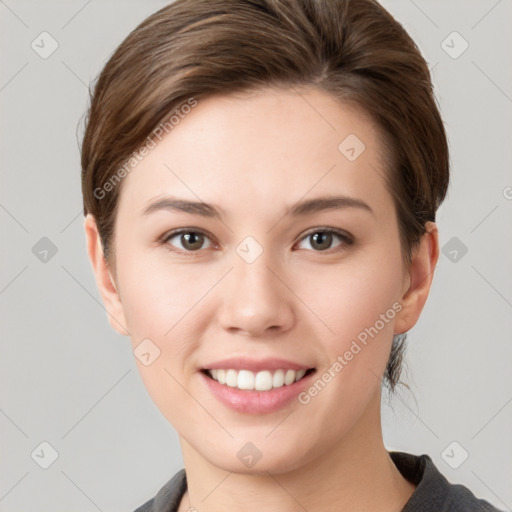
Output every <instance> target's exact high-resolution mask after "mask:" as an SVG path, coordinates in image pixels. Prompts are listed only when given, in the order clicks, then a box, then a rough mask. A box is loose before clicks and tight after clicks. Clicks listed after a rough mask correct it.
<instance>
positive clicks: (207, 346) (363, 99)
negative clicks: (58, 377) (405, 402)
mask: <svg viewBox="0 0 512 512" xmlns="http://www.w3.org/2000/svg"><path fill="white" fill-rule="evenodd" d="M82 178H83V179H82V185H83V194H84V214H85V215H86V220H85V230H86V236H87V244H88V253H89V257H90V259H91V263H92V266H93V270H94V273H95V276H96V280H97V284H98V287H99V290H100V292H101V295H102V298H103V300H104V302H105V305H106V308H107V310H108V312H109V319H110V323H111V325H112V327H114V328H115V329H116V330H117V331H119V332H120V333H122V334H125V335H129V336H130V338H131V342H132V347H133V350H134V354H135V356H136V358H137V365H138V368H139V370H140V373H141V376H142V379H143V381H144V383H145V386H146V388H147V390H148V392H149V394H150V395H151V397H152V399H153V401H154V402H155V404H156V405H157V406H158V407H159V409H160V410H161V412H162V414H163V415H164V416H165V417H166V418H167V419H168V421H169V422H170V423H171V424H172V425H173V427H174V428H175V429H176V431H177V432H178V435H179V439H180V445H181V449H182V454H183V460H184V464H185V468H184V469H183V470H181V471H180V472H179V473H178V474H176V475H175V476H174V477H173V478H172V479H171V480H170V481H169V482H168V483H167V484H166V485H165V486H164V487H163V488H162V489H160V490H159V492H158V493H157V495H156V496H155V498H154V499H152V500H149V501H148V502H147V503H145V504H144V505H142V506H141V507H139V508H138V509H137V511H138V512H143V511H154V512H156V511H160V512H163V511H179V512H183V511H186V510H188V511H194V510H197V511H208V512H210V511H212V512H216V511H225V510H244V511H252V510H254V511H256V510H257V511H259V510H263V509H267V510H273V511H295V510H307V511H315V512H324V511H334V510H375V511H382V512H388V511H389V512H391V511H399V510H403V511H406V512H410V511H413V510H414V511H416V510H417V511H430V510H432V511H434V510H435V511H436V512H439V511H440V510H446V511H448V510H450V511H458V510H461V511H462V510H464V511H467V510H489V511H492V510H496V509H495V508H493V507H492V506H491V505H490V504H489V503H487V502H485V501H483V500H479V499H477V498H476V497H475V496H474V495H473V494H472V493H471V491H469V490H468V489H467V488H465V487H463V486H460V485H452V484H450V483H449V482H448V481H447V480H446V479H445V477H444V476H443V475H442V474H441V473H440V472H439V471H438V469H437V468H436V467H435V466H434V464H433V462H432V460H431V459H430V457H429V456H428V455H426V454H424V455H421V456H416V455H412V454H407V453H402V452H388V451H387V450H386V448H385V446H384V443H383V439H382V431H381V422H380V399H381V385H382V382H384V383H385V384H386V385H388V386H389V388H390V389H391V390H394V388H395V386H396V385H397V384H398V383H399V378H400V369H401V360H402V355H403V350H404V342H405V336H406V332H407V331H408V330H409V329H411V328H412V327H413V326H414V324H415V323H416V322H417V320H418V318H419V315H420V313H421V311H422V309H423V306H424V304H425V302H426V300H427V297H428V293H429V289H430V285H431V282H432V279H433V275H434V269H435V266H436V263H437V260H438V256H439V241H438V231H437V226H436V224H435V215H436V211H437V208H438V207H439V205H440V204H441V202H442V201H443V199H444V197H445V195H446V191H447V187H448V182H449V157H448V148H447V141H446V134H445V131H444V128H443V123H442V120H441V117H440V114H439V111H438V109H437V106H436V102H435V98H434V96H433V91H432V85H431V80H430V74H429V71H428V67H427V65H426V63H425V61H424V59H423V58H422V56H421V55H420V53H419V51H418V49H417V47H416V45H415V44H414V42H413V41H412V40H411V39H410V37H409V36H408V35H407V33H406V32H405V31H404V29H403V28H402V27H401V25H400V24H398V23H397V22H396V21H395V20H394V19H393V18H392V16H390V14H389V13H387V12H386V11H385V10H384V9H383V8H382V7H381V6H380V5H379V4H378V3H377V2H375V1H373V0H358V1H357V2H350V1H348V0H346V1H342V0H316V1H314V0H300V1H297V0H294V1H291V0H257V1H251V2H249V1H247V0H245V1H244V0H216V1H215V2H211V1H207V0H198V1H188V0H178V1H176V2H175V3H173V4H171V5H169V6H167V7H165V8H163V9H161V10H160V11H159V12H157V13H155V14H154V15H152V16H150V17H149V18H148V19H146V20H145V21H144V22H143V23H142V24H141V25H139V26H138V27H137V28H136V29H135V30H134V31H133V32H132V33H131V34H130V35H129V36H128V37H127V38H126V40H125V41H124V42H123V43H122V44H121V45H120V47H119V48H118V49H117V50H116V52H115V53H114V54H113V56H112V57H111V58H110V60H109V62H108V63H107V64H106V66H105V68H104V69H103V71H102V73H101V75H100V77H99V79H98V81H97V83H96V85H95V88H94V91H93V94H92V99H91V107H90V110H89V115H88V120H87V129H86V133H85V136H84V142H83V147H82Z"/></svg>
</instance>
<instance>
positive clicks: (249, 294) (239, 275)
mask: <svg viewBox="0 0 512 512" xmlns="http://www.w3.org/2000/svg"><path fill="white" fill-rule="evenodd" d="M248 238H249V237H248ZM235 252H236V254H233V260H232V261H233V270H232V272H230V276H229V279H228V280H227V281H228V282H227V283H226V289H225V292H226V295H225V297H224V298H223V306H222V314H221V315H220V317H221V322H222V324H223V327H224V328H226V329H231V330H233V329H235V330H239V331H245V332H247V333H250V334H257V333H259V334H261V333H262V332H264V331H265V330H267V329H269V328H273V329H276V328H280V329H286V328H287V327H288V326H289V324H290V322H291V321H292V317H293V314H292V309H291V303H290V297H289V293H287V290H286V287H285V286H284V285H283V283H281V282H280V280H279V279H278V278H277V277H276V276H275V275H274V272H276V271H275V270H274V267H276V266H278V265H276V262H274V261H272V252H271V250H267V249H264V248H263V246H261V245H260V244H259V243H257V242H256V241H255V240H254V239H252V240H251V239H248V240H247V239H246V240H244V241H242V242H241V243H240V244H239V245H238V246H237V248H236V251H235ZM269 267H270V268H269ZM270 269H272V271H271V270H270ZM276 273H277V272H276Z"/></svg>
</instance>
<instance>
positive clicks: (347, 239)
mask: <svg viewBox="0 0 512 512" xmlns="http://www.w3.org/2000/svg"><path fill="white" fill-rule="evenodd" d="M190 233H192V234H195V235H197V234H200V235H204V236H205V237H206V238H208V239H211V238H213V237H211V236H210V235H209V234H208V233H207V232H205V231H203V230H200V229H193V228H190V229H186V228H185V229H183V228H182V229H177V230H174V231H170V232H168V233H166V234H165V235H163V236H162V238H161V239H160V240H159V243H160V244H161V245H165V246H166V249H167V250H168V251H170V252H173V253H182V254H197V253H200V252H201V251H202V250H203V249H197V250H195V251H188V250H179V249H176V248H175V247H173V246H172V245H170V244H169V241H170V240H171V239H172V238H174V237H176V236H178V235H182V234H190ZM315 233H324V234H330V235H336V236H338V237H339V238H340V239H341V240H342V242H343V243H341V244H339V245H338V246H335V247H330V248H329V249H325V250H323V251H315V250H313V249H307V250H312V251H313V252H317V253H320V254H322V253H323V254H332V253H337V252H341V251H343V250H346V249H347V248H348V247H350V246H351V245H353V244H354V239H353V238H352V237H351V236H350V235H348V234H347V233H345V232H344V231H339V230H337V229H332V228H315V229H314V230H311V231H309V232H307V233H306V234H305V235H304V236H302V238H301V239H300V240H299V242H302V241H303V240H305V239H307V238H308V237H310V236H311V235H314V234H315ZM210 242H211V240H210ZM212 245H215V244H213V243H212ZM340 246H341V248H340ZM332 249H334V251H333V250H332Z"/></svg>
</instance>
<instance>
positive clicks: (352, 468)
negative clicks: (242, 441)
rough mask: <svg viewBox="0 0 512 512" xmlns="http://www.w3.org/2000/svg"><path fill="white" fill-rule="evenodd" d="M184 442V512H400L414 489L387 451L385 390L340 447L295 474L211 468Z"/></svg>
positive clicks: (322, 455)
mask: <svg viewBox="0 0 512 512" xmlns="http://www.w3.org/2000/svg"><path fill="white" fill-rule="evenodd" d="M376 416H377V420H378V421H376ZM180 443H181V446H182V450H183V458H184V462H185V470H186V474H187V486H188V489H187V492H186V494H185V496H184V497H183V499H182V501H181V504H180V507H179V512H185V511H187V510H194V509H197V510H203V509H204V510H208V512H221V511H225V510H244V512H256V511H258V512H259V511H260V510H265V509H267V510H273V511H276V512H296V511H297V510H315V511H316V512H334V511H338V510H344V509H346V510H375V511H379V512H399V511H400V510H401V509H402V508H403V506H404V505H405V503H406V502H407V500H408V499H409V498H410V496H411V494H412V493H413V492H414V489H415V487H414V485H413V484H411V483H409V482H408V481H407V480H405V479H404V477H403V476H402V475H401V474H400V472H399V471H398V469H397V468H396V466H395V465H394V463H393V461H392V460H391V458H390V456H389V454H388V452H387V450H386V448H385V447H384V443H383V440H382V431H381V423H380V389H379V390H378V392H376V393H375V395H374V396H373V397H372V399H371V400H370V403H369V404H368V407H367V408H366V410H365V412H364V413H363V415H362V416H361V417H360V418H359V420H358V421H357V423H356V424H355V425H354V426H353V427H352V428H351V429H350V431H349V432H347V433H346V434H345V435H344V436H343V438H342V439H340V440H339V442H338V443H337V444H336V445H334V446H332V447H331V449H329V450H328V451H327V452H326V453H320V454H318V456H317V457H316V458H314V459H313V460H311V461H309V462H308V463H306V464H304V465H302V466H300V467H298V468H296V469H293V470H291V471H287V472H282V471H276V472H272V471H269V472H265V474H240V473H234V472H231V471H226V470H223V469H221V468H218V467H216V466H214V465H212V464H210V463H209V462H208V461H207V460H205V459H204V458H203V457H202V456H201V455H200V454H199V453H198V452H197V451H196V450H194V448H193V447H192V446H191V445H189V444H188V443H187V442H186V441H185V440H184V439H183V438H182V437H180ZM192 507H194V508H192Z"/></svg>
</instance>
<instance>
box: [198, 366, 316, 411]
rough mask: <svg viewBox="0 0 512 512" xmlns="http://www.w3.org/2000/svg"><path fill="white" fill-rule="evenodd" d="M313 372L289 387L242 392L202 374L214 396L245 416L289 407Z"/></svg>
mask: <svg viewBox="0 0 512 512" xmlns="http://www.w3.org/2000/svg"><path fill="white" fill-rule="evenodd" d="M315 373H316V372H311V373H310V374H309V375H306V376H305V377H303V378H302V379H300V380H299V381H297V382H294V383H293V384H290V385H289V386H286V385H284V386H281V387H280V388H276V389H271V390H269V391H255V390H242V389H238V388H232V387H230V386H227V385H225V384H220V383H219V382H217V381H216V380H214V379H212V378H210V377H208V376H207V375H205V374H204V373H203V372H200V375H201V377H202V378H203V379H204V381H205V383H206V385H207V386H208V388H209V389H210V391H211V392H212V393H213V394H214V396H215V397H216V398H217V399H218V400H219V401H220V402H222V403H223V404H224V405H226V406H227V407H229V408H231V409H233V410H235V411H237V412H241V413H244V414H268V413H272V412H275V411H278V410H279V409H282V408H283V407H284V406H285V405H288V404H289V403H290V402H291V401H292V400H293V399H294V398H296V396H297V395H298V394H299V393H300V392H301V391H303V390H304V389H305V388H306V387H307V386H308V385H309V380H310V377H312V376H313V375H314V374H315Z"/></svg>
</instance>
